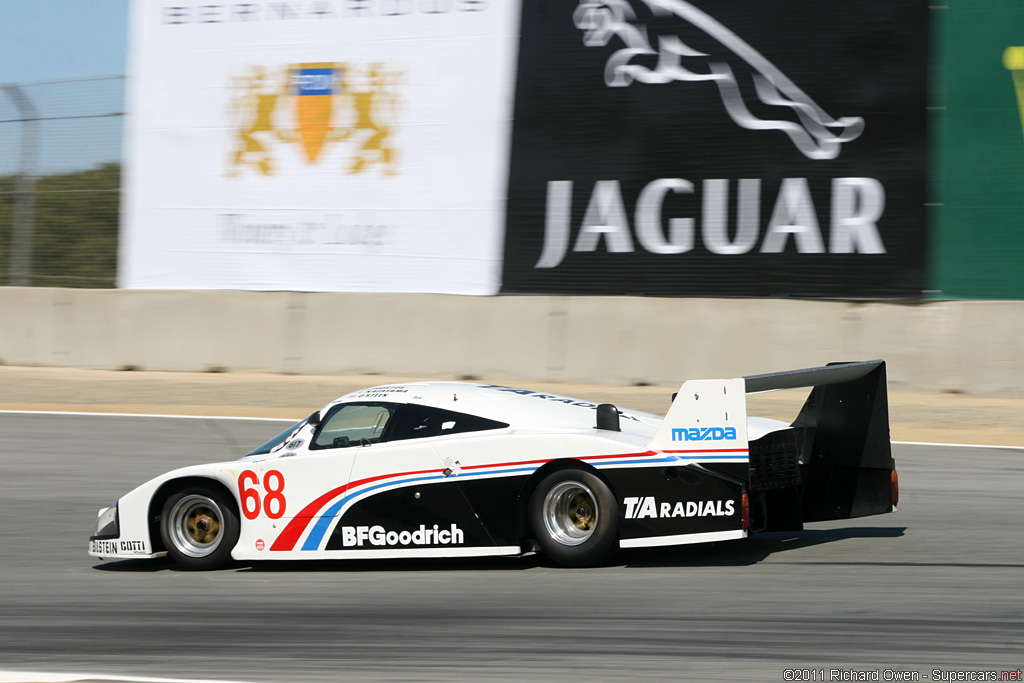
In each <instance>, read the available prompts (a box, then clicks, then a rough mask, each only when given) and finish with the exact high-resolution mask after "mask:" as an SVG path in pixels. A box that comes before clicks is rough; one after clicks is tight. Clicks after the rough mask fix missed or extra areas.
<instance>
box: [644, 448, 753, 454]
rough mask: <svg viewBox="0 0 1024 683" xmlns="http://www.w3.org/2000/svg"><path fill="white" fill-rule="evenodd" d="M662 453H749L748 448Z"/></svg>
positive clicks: (703, 449)
mask: <svg viewBox="0 0 1024 683" xmlns="http://www.w3.org/2000/svg"><path fill="white" fill-rule="evenodd" d="M662 453H749V450H748V449H746V448H702V449H699V450H695V451H662Z"/></svg>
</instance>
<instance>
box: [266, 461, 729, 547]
mask: <svg viewBox="0 0 1024 683" xmlns="http://www.w3.org/2000/svg"><path fill="white" fill-rule="evenodd" d="M661 452H663V453H746V452H747V449H745V448H743V449H739V448H734V449H723V450H715V449H705V450H693V451H661ZM658 454H659V451H646V452H644V453H612V454H611V455H586V456H582V457H580V458H578V459H579V460H584V461H586V460H606V459H608V458H646V457H650V456H652V455H658ZM554 460H561V458H540V459H538V460H521V461H519V462H503V463H496V464H489V465H467V466H466V467H463V468H461V469H464V470H478V469H484V468H489V467H495V468H497V467H514V466H517V465H537V464H542V463H548V462H552V461H554ZM443 471H444V470H442V469H436V470H419V471H416V472H401V473H398V474H379V475H377V476H375V477H367V478H366V479H360V480H358V481H353V482H350V483H348V484H345V485H343V486H339V487H337V488H335V489H331V490H330V491H328V492H327V493H325V494H323V495H322V496H320V497H319V498H317V499H316V500H314V501H313V502H312V503H310V504H309V505H307V506H306V507H304V508H302V511H301V512H300V513H299V514H298V515H296V516H295V517H294V518H293V519H292V521H291V522H289V523H288V526H286V527H285V528H284V531H282V532H281V533H280V534H279V535H278V537H277V539H276V540H275V541H274V544H273V545H272V546H270V549H271V550H293V549H294V548H295V544H296V543H298V541H299V538H300V537H301V536H302V534H303V532H304V531H305V530H306V527H307V526H309V523H310V521H311V520H313V519H314V518H315V517H316V514H317V513H318V512H319V511H320V509H321V508H323V507H324V506H325V505H327V504H328V503H329V502H331V500H332V499H334V498H336V497H338V496H340V495H341V494H343V493H345V492H347V491H349V490H350V489H354V488H356V487H358V486H362V485H363V484H369V483H370V482H374V481H380V480H381V479H390V478H394V477H406V476H410V475H415V474H434V473H437V472H443Z"/></svg>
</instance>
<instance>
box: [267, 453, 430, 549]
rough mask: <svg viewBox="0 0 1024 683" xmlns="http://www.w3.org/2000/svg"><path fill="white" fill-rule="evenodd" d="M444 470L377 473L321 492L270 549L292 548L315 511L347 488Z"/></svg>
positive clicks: (314, 514)
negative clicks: (374, 475) (323, 492)
mask: <svg viewBox="0 0 1024 683" xmlns="http://www.w3.org/2000/svg"><path fill="white" fill-rule="evenodd" d="M443 471H444V470H420V471H418V472H403V473H401V474H379V475H377V476H376V477H367V478H366V479H359V480H358V481H353V482H349V483H348V484H344V485H343V486H339V487H338V488H336V489H331V490H330V491H328V492H327V493H325V494H323V495H322V496H320V497H319V498H317V499H316V500H314V501H313V502H312V503H310V504H309V505H307V506H306V507H304V508H302V512H300V513H299V514H298V515H296V516H295V518H294V519H292V521H291V522H289V523H288V526H286V527H285V528H284V531H282V532H281V533H280V534H279V535H278V537H277V539H275V540H274V544H273V545H272V546H270V549H271V550H293V549H294V548H295V544H296V543H298V541H299V537H300V536H302V532H304V531H305V530H306V527H307V526H309V523H310V521H311V520H313V518H314V517H316V513H317V512H319V511H320V509H321V508H322V507H324V506H325V505H327V503H329V502H331V499H333V498H336V497H337V496H340V495H341V494H343V493H345V492H346V491H348V490H349V489H353V488H355V487H357V486H362V485H363V484H369V483H370V482H372V481H378V480H380V479H388V478H390V477H404V476H406V475H409V474H433V473H435V472H443Z"/></svg>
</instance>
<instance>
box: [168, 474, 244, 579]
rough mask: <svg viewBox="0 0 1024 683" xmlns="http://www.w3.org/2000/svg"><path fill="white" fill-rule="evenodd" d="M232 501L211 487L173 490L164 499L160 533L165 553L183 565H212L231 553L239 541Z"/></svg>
mask: <svg viewBox="0 0 1024 683" xmlns="http://www.w3.org/2000/svg"><path fill="white" fill-rule="evenodd" d="M238 533H239V522H238V513H237V512H235V506H234V504H233V503H232V502H231V501H229V500H227V498H226V497H225V496H224V494H222V493H220V492H219V491H216V490H214V489H212V488H209V489H208V488H205V487H196V488H189V489H186V490H184V491H179V492H178V493H175V494H174V495H172V496H171V497H170V498H168V499H167V502H166V503H164V507H163V513H162V514H161V516H160V536H161V537H162V538H163V541H164V547H166V548H167V554H168V555H170V556H171V559H173V560H174V561H175V562H176V563H177V564H178V565H179V566H180V567H182V568H183V569H214V568H216V567H219V566H221V565H222V564H224V563H225V562H227V560H228V559H229V558H230V557H231V549H232V548H233V547H234V546H235V543H237V542H238Z"/></svg>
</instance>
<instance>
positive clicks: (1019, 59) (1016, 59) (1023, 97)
mask: <svg viewBox="0 0 1024 683" xmlns="http://www.w3.org/2000/svg"><path fill="white" fill-rule="evenodd" d="M1003 66H1005V67H1006V68H1007V69H1009V70H1010V73H1012V74H1013V86H1014V89H1015V90H1016V91H1017V110H1018V111H1019V112H1020V127H1021V134H1022V135H1024V47H1020V46H1011V47H1008V48H1006V49H1005V50H1003Z"/></svg>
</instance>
